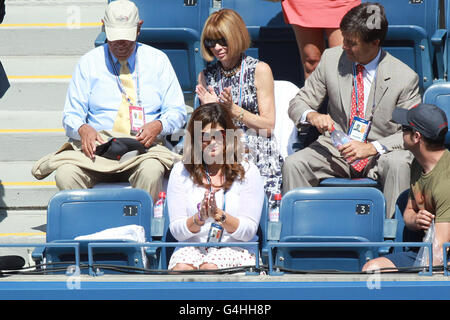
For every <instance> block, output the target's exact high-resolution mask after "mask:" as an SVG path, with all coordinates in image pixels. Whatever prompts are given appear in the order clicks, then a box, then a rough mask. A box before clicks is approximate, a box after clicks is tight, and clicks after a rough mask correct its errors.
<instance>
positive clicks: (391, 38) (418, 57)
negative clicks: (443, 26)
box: [363, 0, 444, 92]
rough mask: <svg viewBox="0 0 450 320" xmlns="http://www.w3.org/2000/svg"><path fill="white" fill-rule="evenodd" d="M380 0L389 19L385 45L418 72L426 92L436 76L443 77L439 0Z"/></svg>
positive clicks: (385, 47) (384, 46)
mask: <svg viewBox="0 0 450 320" xmlns="http://www.w3.org/2000/svg"><path fill="white" fill-rule="evenodd" d="M363 2H369V1H368V0H363ZM376 2H379V3H381V4H382V5H383V6H384V8H385V12H386V17H387V19H388V22H389V30H388V33H387V36H386V41H385V44H384V45H383V48H384V49H385V50H386V51H388V52H389V53H391V54H392V55H393V56H395V57H397V58H399V59H400V60H402V61H403V62H404V63H406V64H407V65H408V66H409V67H411V68H412V69H413V70H415V71H416V72H417V73H418V75H419V79H420V81H419V84H420V88H421V90H422V92H423V91H425V90H426V89H427V88H428V87H429V86H430V85H431V84H432V83H433V80H434V79H438V78H443V62H442V53H443V48H444V34H443V31H444V30H439V23H440V18H439V17H440V13H441V12H440V10H442V8H440V6H439V0H427V1H410V0H395V1H392V0H381V1H376ZM435 53H436V56H435ZM433 63H434V65H435V66H434V67H433ZM433 69H434V70H433Z"/></svg>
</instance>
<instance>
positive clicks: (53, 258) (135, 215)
mask: <svg viewBox="0 0 450 320" xmlns="http://www.w3.org/2000/svg"><path fill="white" fill-rule="evenodd" d="M152 204H153V201H152V199H151V197H150V195H149V194H148V192H146V191H144V190H141V189H124V188H120V189H118V188H114V189H111V188H107V189H102V188H98V189H85V190H65V191H60V192H58V193H57V194H55V195H54V196H53V197H52V198H51V199H50V201H49V204H48V208H47V235H46V242H48V243H58V242H64V243H67V242H70V243H72V242H75V243H79V244H80V256H81V262H82V263H86V261H87V247H88V244H89V243H91V242H117V243H118V244H119V246H120V243H127V242H132V241H128V240H115V241H113V240H104V241H102V240H78V241H77V240H74V239H75V238H76V237H78V236H83V235H90V234H93V233H97V232H100V231H103V230H105V229H110V228H116V227H121V226H126V225H137V226H141V227H143V229H144V231H145V238H146V239H145V240H146V242H151V241H153V240H154V239H153V237H152V234H151V231H150V230H151V223H152V219H151V217H152V216H153V206H152ZM156 254H157V252H156V250H153V249H152V248H149V249H147V250H146V255H147V258H148V260H149V265H148V266H149V267H151V268H155V265H156V264H157V259H158V257H157V256H156ZM33 258H34V259H35V260H38V261H39V260H43V259H44V258H45V260H46V262H47V263H50V262H52V263H55V262H67V263H69V262H70V261H74V255H73V250H71V249H65V248H47V249H45V248H42V249H39V250H38V249H37V250H35V252H34V253H33ZM94 262H95V263H97V264H110V265H126V266H132V267H139V268H142V267H144V260H143V256H142V251H141V249H140V248H137V247H136V248H128V247H127V248H125V247H122V248H120V247H118V248H98V249H95V251H94Z"/></svg>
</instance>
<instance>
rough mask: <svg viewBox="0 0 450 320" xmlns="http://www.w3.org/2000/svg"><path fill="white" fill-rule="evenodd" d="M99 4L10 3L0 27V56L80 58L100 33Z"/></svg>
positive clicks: (101, 5) (102, 5) (102, 8)
mask: <svg viewBox="0 0 450 320" xmlns="http://www.w3.org/2000/svg"><path fill="white" fill-rule="evenodd" d="M105 7H106V0H105V1H102V2H96V1H95V2H86V3H83V2H80V1H77V2H72V1H71V2H63V3H58V2H55V1H43V2H29V1H25V2H24V1H20V2H15V1H9V2H7V4H6V12H7V13H6V16H5V19H4V21H3V23H2V24H1V25H0V37H1V39H2V42H1V43H0V55H2V56H29V55H38V56H39V55H43V56H45V55H82V54H84V53H86V52H87V51H89V50H90V49H92V48H93V47H94V41H95V39H96V37H97V35H98V34H99V33H100V31H101V19H102V17H103V16H104V11H105Z"/></svg>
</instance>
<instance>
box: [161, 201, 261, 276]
mask: <svg viewBox="0 0 450 320" xmlns="http://www.w3.org/2000/svg"><path fill="white" fill-rule="evenodd" d="M268 206H269V202H268V200H267V196H264V204H263V207H262V211H261V219H260V220H259V227H258V231H257V236H258V242H259V250H260V252H261V255H260V257H261V259H262V261H263V263H264V264H266V263H267V256H268V249H267V243H268V239H267V229H268V219H269V207H268ZM164 217H165V219H166V223H165V225H164V234H165V238H164V240H165V241H166V242H178V241H177V240H176V239H175V237H174V236H173V235H172V233H171V232H170V229H169V225H170V223H169V209H168V206H165V207H164ZM174 249H175V247H168V248H163V249H162V250H161V255H160V256H161V267H162V268H163V269H167V268H168V266H169V261H170V257H171V256H172V253H173V251H174Z"/></svg>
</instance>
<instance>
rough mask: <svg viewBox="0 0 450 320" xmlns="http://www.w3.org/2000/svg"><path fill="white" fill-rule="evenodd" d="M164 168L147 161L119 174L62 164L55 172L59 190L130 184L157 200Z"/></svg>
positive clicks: (155, 161) (155, 162) (150, 160)
mask: <svg viewBox="0 0 450 320" xmlns="http://www.w3.org/2000/svg"><path fill="white" fill-rule="evenodd" d="M164 174H165V167H164V166H163V165H162V164H161V162H159V161H158V160H156V159H147V160H144V161H143V162H141V163H140V164H139V165H138V166H136V167H135V168H133V169H130V170H127V171H124V172H121V173H103V172H96V171H91V170H86V169H81V168H80V167H78V166H76V165H73V164H64V165H62V166H60V167H59V168H58V169H57V170H56V172H55V180H56V186H57V187H58V189H59V190H67V189H88V188H92V187H93V186H94V185H96V184H97V183H100V182H127V181H128V182H130V184H131V186H132V187H133V188H138V189H143V190H145V191H147V192H148V193H149V194H150V195H151V197H152V200H153V201H154V202H155V201H156V200H158V194H159V192H160V191H161V189H162V182H163V178H164Z"/></svg>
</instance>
